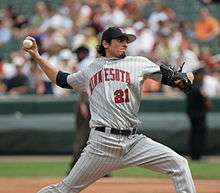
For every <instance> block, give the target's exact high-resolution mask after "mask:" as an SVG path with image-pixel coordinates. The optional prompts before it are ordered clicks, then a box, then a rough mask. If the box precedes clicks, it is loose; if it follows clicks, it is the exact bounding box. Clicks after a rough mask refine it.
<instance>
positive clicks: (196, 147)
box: [186, 68, 211, 160]
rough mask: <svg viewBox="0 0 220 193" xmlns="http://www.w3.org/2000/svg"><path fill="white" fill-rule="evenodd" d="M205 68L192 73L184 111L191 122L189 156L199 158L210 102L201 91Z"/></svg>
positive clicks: (204, 137) (203, 145) (203, 143)
mask: <svg viewBox="0 0 220 193" xmlns="http://www.w3.org/2000/svg"><path fill="white" fill-rule="evenodd" d="M204 75H205V69H204V68H200V69H198V70H196V71H195V73H194V76H195V77H194V82H193V87H192V91H191V92H190V93H189V94H187V100H186V112H187V115H188V117H189V120H190V123H191V130H190V136H189V143H188V144H189V156H190V158H191V159H193V160H199V159H200V158H201V156H202V155H203V153H204V150H205V145H206V136H207V123H206V115H207V111H208V110H209V109H210V108H211V103H210V101H209V100H208V98H207V97H206V95H205V94H204V93H203V91H202V86H203V80H204Z"/></svg>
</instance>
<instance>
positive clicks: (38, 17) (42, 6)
mask: <svg viewBox="0 0 220 193" xmlns="http://www.w3.org/2000/svg"><path fill="white" fill-rule="evenodd" d="M34 10H35V13H34V14H33V16H32V17H31V22H30V24H31V27H30V30H29V31H30V33H31V34H32V35H37V34H36V33H37V31H38V28H39V27H40V26H41V24H42V23H43V22H44V20H45V19H46V18H47V16H48V7H47V4H46V3H45V2H44V1H37V3H36V5H35V8H34Z"/></svg>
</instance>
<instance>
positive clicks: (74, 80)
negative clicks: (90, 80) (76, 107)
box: [67, 71, 87, 92]
mask: <svg viewBox="0 0 220 193" xmlns="http://www.w3.org/2000/svg"><path fill="white" fill-rule="evenodd" d="M67 83H68V84H69V85H70V86H71V87H72V88H73V90H75V91H77V92H86V91H87V86H86V85H87V84H86V83H87V78H86V72H85V71H78V72H76V73H73V74H70V75H68V76H67Z"/></svg>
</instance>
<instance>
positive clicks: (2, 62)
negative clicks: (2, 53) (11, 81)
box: [0, 58, 6, 95]
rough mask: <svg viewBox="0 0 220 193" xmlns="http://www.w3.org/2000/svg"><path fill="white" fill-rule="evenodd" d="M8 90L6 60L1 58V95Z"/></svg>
mask: <svg viewBox="0 0 220 193" xmlns="http://www.w3.org/2000/svg"><path fill="white" fill-rule="evenodd" d="M5 92H6V79H5V73H4V60H3V59H2V58H0V95H1V94H4V93H5Z"/></svg>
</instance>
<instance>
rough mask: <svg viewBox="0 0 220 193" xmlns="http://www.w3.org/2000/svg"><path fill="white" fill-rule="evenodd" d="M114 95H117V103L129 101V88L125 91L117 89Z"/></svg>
mask: <svg viewBox="0 0 220 193" xmlns="http://www.w3.org/2000/svg"><path fill="white" fill-rule="evenodd" d="M114 96H115V103H124V102H125V103H127V102H129V97H128V89H125V90H124V91H123V90H122V89H119V90H116V91H115V92H114Z"/></svg>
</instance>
